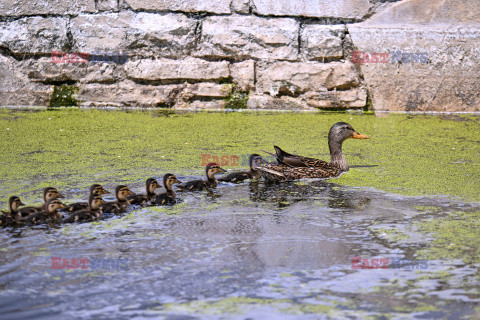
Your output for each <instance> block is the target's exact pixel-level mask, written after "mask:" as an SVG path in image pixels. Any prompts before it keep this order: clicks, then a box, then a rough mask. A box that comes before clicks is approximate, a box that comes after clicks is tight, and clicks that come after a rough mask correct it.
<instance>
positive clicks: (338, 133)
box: [328, 122, 369, 144]
mask: <svg viewBox="0 0 480 320" xmlns="http://www.w3.org/2000/svg"><path fill="white" fill-rule="evenodd" d="M348 138H354V139H369V137H368V136H366V135H364V134H360V133H358V132H357V131H356V130H355V129H353V127H352V126H351V125H349V124H348V123H346V122H337V123H335V124H334V125H333V126H332V127H331V128H330V132H329V133H328V142H329V144H330V143H336V144H341V143H342V142H343V141H345V140H347V139H348Z"/></svg>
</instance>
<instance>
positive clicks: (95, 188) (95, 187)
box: [90, 184, 110, 196]
mask: <svg viewBox="0 0 480 320" xmlns="http://www.w3.org/2000/svg"><path fill="white" fill-rule="evenodd" d="M107 193H110V192H109V191H107V190H105V189H104V188H103V186H102V185H100V184H92V186H91V187H90V194H91V195H92V194H93V195H95V196H101V195H102V194H107Z"/></svg>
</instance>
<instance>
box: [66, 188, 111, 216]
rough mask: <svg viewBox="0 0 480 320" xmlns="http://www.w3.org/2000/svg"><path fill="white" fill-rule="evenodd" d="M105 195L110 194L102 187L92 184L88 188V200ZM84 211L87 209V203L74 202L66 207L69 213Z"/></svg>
mask: <svg viewBox="0 0 480 320" xmlns="http://www.w3.org/2000/svg"><path fill="white" fill-rule="evenodd" d="M107 193H110V192H109V191H107V190H105V189H104V188H103V186H102V185H100V184H92V186H91V187H90V191H89V194H88V198H89V199H90V197H91V196H92V195H94V196H102V195H104V194H107ZM85 209H88V202H75V203H71V204H69V205H68V206H67V211H69V212H74V211H79V210H85Z"/></svg>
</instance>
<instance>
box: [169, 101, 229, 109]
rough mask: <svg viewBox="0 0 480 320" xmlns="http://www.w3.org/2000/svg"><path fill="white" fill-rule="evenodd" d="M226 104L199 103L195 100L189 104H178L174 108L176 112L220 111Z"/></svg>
mask: <svg viewBox="0 0 480 320" xmlns="http://www.w3.org/2000/svg"><path fill="white" fill-rule="evenodd" d="M225 104H226V102H225V101H223V100H212V101H199V100H195V101H192V102H188V103H177V104H175V106H174V109H176V110H189V109H190V110H198V109H206V110H219V109H224V108H225Z"/></svg>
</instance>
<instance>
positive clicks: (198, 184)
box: [178, 162, 227, 191]
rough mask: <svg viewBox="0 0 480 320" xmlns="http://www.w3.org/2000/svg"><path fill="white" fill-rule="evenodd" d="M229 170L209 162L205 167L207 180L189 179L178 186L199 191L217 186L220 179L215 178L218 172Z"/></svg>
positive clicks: (184, 189) (182, 189)
mask: <svg viewBox="0 0 480 320" xmlns="http://www.w3.org/2000/svg"><path fill="white" fill-rule="evenodd" d="M221 172H227V170H225V169H222V168H220V166H219V165H218V164H216V163H213V162H212V163H209V164H207V167H206V168H205V173H206V175H207V180H193V181H188V182H186V183H184V184H181V185H179V186H178V188H179V189H180V190H181V191H198V190H206V189H208V188H215V187H216V186H217V185H218V181H217V179H216V178H215V175H216V174H217V173H221Z"/></svg>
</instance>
